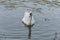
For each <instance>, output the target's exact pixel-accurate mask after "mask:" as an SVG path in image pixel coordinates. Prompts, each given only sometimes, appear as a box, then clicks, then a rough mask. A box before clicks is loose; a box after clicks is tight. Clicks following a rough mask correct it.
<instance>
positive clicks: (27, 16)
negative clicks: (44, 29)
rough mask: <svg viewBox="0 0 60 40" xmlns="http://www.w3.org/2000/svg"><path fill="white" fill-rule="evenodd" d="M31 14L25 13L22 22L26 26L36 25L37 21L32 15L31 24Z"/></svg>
mask: <svg viewBox="0 0 60 40" xmlns="http://www.w3.org/2000/svg"><path fill="white" fill-rule="evenodd" d="M29 14H30V13H29V12H25V14H24V17H23V19H22V21H23V22H24V23H25V24H26V25H33V24H34V23H35V20H34V18H33V15H32V20H31V22H30V19H31V18H30V17H29Z"/></svg>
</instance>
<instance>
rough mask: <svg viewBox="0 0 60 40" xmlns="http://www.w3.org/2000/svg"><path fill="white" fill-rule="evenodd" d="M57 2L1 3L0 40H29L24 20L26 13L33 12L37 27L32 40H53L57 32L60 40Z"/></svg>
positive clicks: (18, 0) (8, 0)
mask: <svg viewBox="0 0 60 40" xmlns="http://www.w3.org/2000/svg"><path fill="white" fill-rule="evenodd" d="M55 4H58V3H55V2H48V1H39V0H5V1H4V0H1V1H0V40H29V39H28V29H27V28H26V27H24V25H23V23H22V18H23V16H24V13H25V12H26V11H32V12H33V16H34V18H35V21H36V23H35V25H34V26H33V27H32V33H31V39H30V40H53V38H54V33H55V32H57V40H60V7H59V4H58V5H55Z"/></svg>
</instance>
